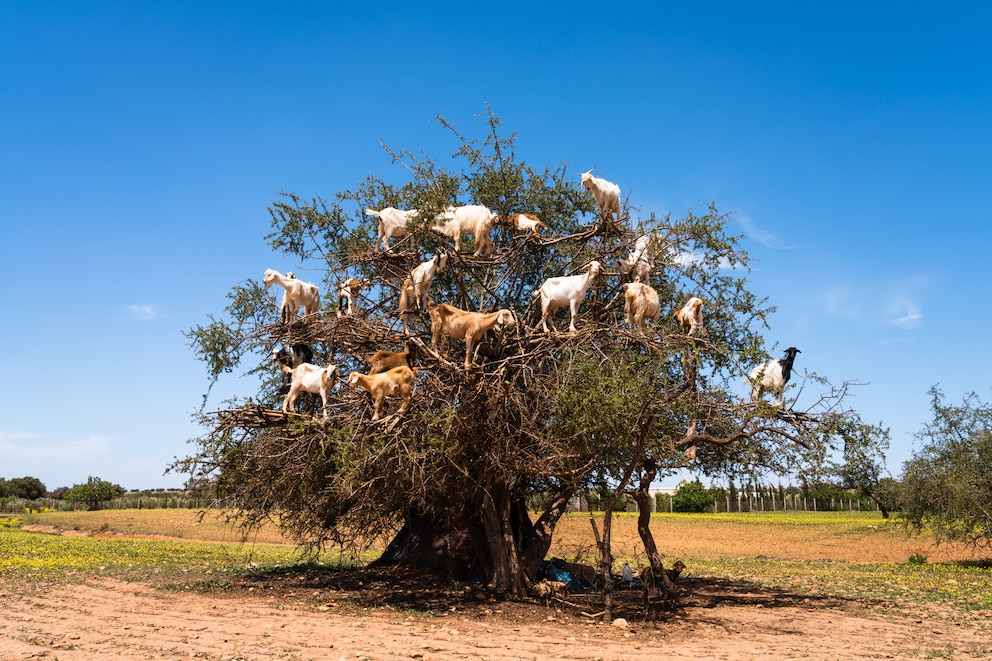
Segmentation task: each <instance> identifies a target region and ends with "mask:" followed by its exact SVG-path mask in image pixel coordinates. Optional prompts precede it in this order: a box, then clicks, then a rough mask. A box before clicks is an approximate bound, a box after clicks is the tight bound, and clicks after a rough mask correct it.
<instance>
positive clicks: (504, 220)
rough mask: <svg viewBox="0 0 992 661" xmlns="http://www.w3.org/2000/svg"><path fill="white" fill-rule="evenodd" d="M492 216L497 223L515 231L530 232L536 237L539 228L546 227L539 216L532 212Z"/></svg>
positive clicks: (539, 233)
mask: <svg viewBox="0 0 992 661" xmlns="http://www.w3.org/2000/svg"><path fill="white" fill-rule="evenodd" d="M494 218H495V220H496V222H497V223H498V224H500V225H503V226H504V227H508V228H510V229H511V230H513V231H515V232H532V233H534V234H535V235H537V236H538V237H540V236H541V230H542V229H544V228H546V227H547V225H545V224H544V223H542V222H541V219H540V218H538V217H537V216H535V215H534V214H532V213H514V214H510V215H509V216H505V215H502V214H499V215H496V216H494Z"/></svg>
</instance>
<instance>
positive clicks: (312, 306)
mask: <svg viewBox="0 0 992 661" xmlns="http://www.w3.org/2000/svg"><path fill="white" fill-rule="evenodd" d="M262 282H263V283H264V284H265V286H266V287H271V286H272V285H273V283H275V284H277V285H279V286H281V287H282V288H283V289H285V290H286V292H285V294H284V295H283V297H282V305H280V306H279V318H280V319H281V320H282V322H283V323H285V324H290V323H292V322H294V321H296V317H297V315H298V314H299V310H300V306H303V314H304V315H308V314H313V313H314V312H316V311H317V308H318V307H319V306H320V290H319V289H317V286H316V285H312V284H310V283H309V282H303V281H302V280H297V279H296V276H294V275H292V274H291V273H290V274H287V275H283V274H282V273H280V272H279V271H276V270H274V269H265V274H264V275H263V276H262Z"/></svg>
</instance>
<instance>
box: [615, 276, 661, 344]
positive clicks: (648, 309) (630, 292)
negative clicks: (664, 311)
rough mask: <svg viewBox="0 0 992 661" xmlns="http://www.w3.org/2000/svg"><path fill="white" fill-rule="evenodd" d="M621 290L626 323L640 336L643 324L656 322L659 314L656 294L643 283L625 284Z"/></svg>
mask: <svg viewBox="0 0 992 661" xmlns="http://www.w3.org/2000/svg"><path fill="white" fill-rule="evenodd" d="M623 289H624V294H623V309H624V310H625V311H626V313H627V323H628V324H629V325H630V327H631V328H634V329H636V330H637V332H638V333H639V334H640V335H644V322H645V321H646V320H647V319H651V320H652V321H654V320H656V319H657V318H658V313H660V312H661V301H660V299H659V298H658V292H657V291H655V290H654V288H653V287H651V286H650V285H646V284H644V283H643V282H628V283H625V284H624V286H623Z"/></svg>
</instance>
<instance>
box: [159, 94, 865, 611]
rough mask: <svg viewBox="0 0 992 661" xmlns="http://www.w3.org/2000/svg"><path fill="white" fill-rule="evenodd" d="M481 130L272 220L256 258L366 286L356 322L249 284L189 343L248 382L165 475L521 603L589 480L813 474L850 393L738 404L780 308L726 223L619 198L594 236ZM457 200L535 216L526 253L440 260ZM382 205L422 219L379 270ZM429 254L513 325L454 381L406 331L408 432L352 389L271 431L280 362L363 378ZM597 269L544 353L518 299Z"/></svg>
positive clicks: (530, 312)
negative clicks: (482, 584) (650, 317)
mask: <svg viewBox="0 0 992 661" xmlns="http://www.w3.org/2000/svg"><path fill="white" fill-rule="evenodd" d="M483 117H484V121H485V130H484V135H483V136H482V137H481V138H468V137H466V136H464V135H463V134H462V133H461V130H460V129H459V127H458V126H456V125H454V124H452V123H451V122H449V121H447V120H446V119H445V118H444V117H443V116H439V117H438V118H437V119H438V122H439V124H440V125H441V126H442V127H444V128H445V129H447V130H448V131H449V132H450V134H451V136H452V137H453V139H454V144H455V145H456V150H455V153H454V154H453V157H454V162H455V163H457V164H460V165H461V168H460V169H447V168H445V167H443V166H442V165H441V163H440V161H437V160H434V159H433V158H431V157H429V156H427V155H425V154H423V153H414V152H411V151H397V150H394V149H391V148H389V147H387V150H388V153H389V154H390V155H391V157H392V159H393V162H394V163H397V164H400V165H401V166H402V167H403V168H404V170H405V174H406V175H408V177H409V180H408V182H407V183H405V184H403V185H394V184H390V183H387V182H386V180H384V179H382V178H379V177H375V176H369V177H367V178H366V179H365V180H364V181H363V182H361V183H360V184H358V185H357V187H355V188H354V189H353V190H345V191H342V192H338V193H335V194H334V195H333V196H332V197H331V198H329V199H325V198H323V197H313V198H312V199H304V198H301V197H299V196H298V195H296V194H293V193H284V194H281V195H280V196H279V198H278V199H277V200H276V201H275V202H274V203H273V204H272V206H271V207H270V209H269V211H270V214H271V219H272V228H273V230H272V232H271V234H269V235H268V237H267V240H268V242H269V245H270V246H271V247H272V249H273V250H274V251H277V252H281V253H284V254H286V255H290V256H293V257H294V258H296V259H298V260H299V263H300V264H301V269H300V270H298V271H297V273H296V276H297V277H298V278H300V279H307V278H306V277H305V273H307V272H308V271H304V270H302V269H314V271H315V272H316V274H317V275H318V276H319V277H320V278H321V281H322V285H323V286H322V291H323V292H336V291H337V283H338V282H339V281H341V280H343V279H344V278H346V277H354V278H359V279H362V280H364V281H365V282H366V283H367V285H368V286H367V288H366V289H364V290H363V291H362V300H361V306H360V307H361V310H360V311H359V313H357V314H355V315H343V316H339V315H338V314H336V312H335V302H336V301H334V300H328V299H333V296H328V295H326V294H325V295H324V297H323V305H322V309H321V313H320V314H318V315H311V316H310V317H307V318H305V319H302V320H299V321H297V322H295V323H292V324H283V323H281V322H280V321H279V317H278V310H277V306H276V304H275V301H274V300H273V298H272V297H271V293H270V292H268V291H267V290H266V289H265V288H264V287H263V286H262V285H261V284H260V283H259V281H258V280H257V279H256V278H260V276H261V272H262V271H263V270H264V268H265V266H266V265H261V264H260V265H258V267H257V275H256V276H255V277H253V278H251V279H248V280H245V281H244V282H242V283H240V284H238V285H236V286H235V287H234V289H233V290H232V291H231V292H230V293H229V294H228V299H229V303H228V305H227V307H226V309H225V314H224V316H223V317H221V318H217V317H211V318H210V320H209V323H207V324H205V325H200V326H196V327H194V328H192V329H190V331H189V332H188V338H189V340H190V344H191V346H192V348H193V350H194V351H195V352H196V354H197V356H198V357H199V358H201V359H202V360H203V361H204V362H205V364H206V366H207V370H208V374H209V376H210V378H211V379H217V378H218V377H219V376H220V375H221V374H224V373H227V372H232V371H234V370H235V369H238V370H241V371H242V372H243V373H244V374H247V375H256V376H258V377H260V379H261V382H260V383H261V385H260V387H259V388H258V389H257V391H255V392H252V393H249V394H247V395H246V396H245V397H243V398H239V399H238V400H237V401H234V402H229V403H227V405H226V408H224V409H222V410H219V411H213V412H206V413H203V414H202V420H203V424H204V426H205V428H206V429H207V431H206V433H205V434H204V435H202V436H201V437H199V438H197V439H194V443H195V444H196V451H195V453H193V454H192V455H191V456H190V457H187V458H185V459H182V460H180V461H177V462H176V464H174V466H173V467H172V469H173V470H176V471H181V472H185V473H188V474H190V476H191V483H192V484H194V485H195V484H210V485H211V486H214V487H216V489H217V493H218V494H219V495H220V496H222V497H225V498H228V499H230V500H233V501H234V502H235V503H237V505H238V506H240V507H241V508H242V510H241V511H242V515H243V517H244V520H243V522H244V523H245V525H248V526H251V525H254V524H257V523H259V522H260V521H262V520H264V519H266V518H274V519H276V520H278V521H279V522H280V523H281V524H282V525H284V526H285V527H287V528H288V529H289V530H290V531H292V532H293V533H294V534H295V535H296V536H297V538H298V539H299V540H300V542H301V543H302V544H305V545H309V546H311V547H313V548H318V547H320V546H322V545H324V544H326V543H329V542H335V543H342V544H348V543H363V542H366V543H367V542H368V541H369V539H370V538H371V537H374V536H376V535H375V534H378V533H384V532H385V533H386V535H387V538H389V539H391V543H390V544H389V546H388V548H387V550H386V553H385V554H384V555H383V559H382V561H383V562H410V563H415V564H419V565H426V566H431V567H434V568H436V569H440V570H443V571H447V572H449V573H450V574H451V575H452V576H457V575H476V576H481V577H482V578H483V579H485V580H486V581H488V582H489V583H490V584H492V585H493V586H494V587H495V588H496V589H499V590H504V591H507V592H510V593H521V592H522V591H524V590H525V589H526V587H527V586H528V585H529V583H530V582H531V581H532V580H533V578H534V576H535V572H536V570H537V566H538V564H539V562H540V561H541V560H542V559H543V558H544V555H545V553H546V552H547V549H548V548H549V546H550V542H551V536H552V535H553V532H554V527H555V524H556V522H557V521H558V519H559V517H560V516H561V515H562V514H563V513H564V512H565V511H566V508H567V504H568V502H569V499H570V498H571V497H572V496H573V495H574V494H576V493H577V492H578V491H580V490H582V489H586V488H589V487H591V486H593V485H598V484H604V483H605V484H609V485H612V487H613V488H619V489H627V490H630V491H634V490H635V489H636V488H638V487H637V486H636V485H639V484H640V485H642V486H643V485H646V484H649V483H650V481H651V480H652V479H654V478H655V477H656V476H663V475H667V474H671V473H672V472H673V471H676V470H678V469H682V468H690V469H691V470H692V471H694V472H696V473H698V474H705V475H727V474H738V473H742V472H743V473H748V474H755V473H758V472H761V473H764V472H768V471H772V472H779V473H786V472H797V471H802V470H812V468H811V467H813V466H822V464H823V462H824V461H825V457H826V456H827V455H828V454H829V452H830V449H831V448H834V447H836V446H837V445H838V444H839V443H841V442H842V441H843V440H844V439H843V438H842V436H841V435H840V434H839V432H840V431H841V429H842V427H844V426H845V425H851V424H854V423H856V422H857V416H856V414H854V413H853V412H852V411H850V410H849V409H847V408H845V405H844V403H843V398H844V395H845V393H846V391H847V389H848V385H849V384H846V383H845V384H842V385H840V386H831V385H830V384H829V383H827V382H826V380H825V379H823V378H821V377H818V376H817V375H816V374H814V373H810V372H806V373H805V374H803V375H801V376H800V375H799V374H798V373H794V374H793V379H792V381H793V384H796V385H795V386H792V387H790V389H789V390H787V402H793V404H791V405H788V404H787V405H786V406H782V407H778V406H772V405H770V404H769V403H767V402H764V401H759V402H757V403H752V402H750V401H743V400H742V396H741V395H740V394H739V391H741V390H743V389H744V388H743V385H742V382H746V381H745V378H744V377H745V375H746V374H747V371H748V370H749V369H750V368H751V367H753V366H754V365H755V364H758V363H759V362H761V361H763V360H766V359H767V358H768V357H769V353H768V349H767V347H766V342H765V338H764V335H763V333H764V332H766V331H767V325H766V319H767V317H768V315H769V314H770V312H771V311H772V310H773V308H772V307H771V306H770V305H769V304H768V302H767V301H766V300H764V299H762V298H760V297H759V296H757V295H756V294H755V293H753V292H751V291H750V290H749V288H748V282H747V273H748V266H749V263H750V257H749V255H748V254H747V252H746V251H745V250H744V249H743V247H742V246H741V238H742V237H740V236H737V235H735V234H733V232H732V231H731V229H732V225H731V217H730V216H729V215H728V214H726V213H723V212H721V211H719V210H718V209H717V206H716V205H715V204H709V205H707V206H706V207H705V209H703V210H701V212H697V211H694V210H691V209H690V210H687V211H686V212H684V213H683V214H674V213H669V212H665V213H662V214H659V213H657V212H654V211H649V212H646V213H645V212H643V211H642V210H641V209H638V208H636V207H631V206H630V205H629V200H627V201H625V204H624V208H623V213H622V214H621V215H622V219H621V220H620V221H619V222H614V221H607V220H604V219H601V218H599V216H598V215H597V213H596V212H595V203H594V201H593V199H592V197H591V196H590V195H589V194H588V193H586V191H584V190H583V189H582V188H580V187H579V185H578V183H579V181H578V177H577V176H576V172H573V171H571V169H570V168H569V167H568V166H567V165H566V164H562V165H560V166H557V167H551V166H546V167H544V168H543V169H536V168H534V167H532V166H530V165H528V164H526V163H525V162H524V161H522V160H518V158H517V155H516V150H517V145H516V135H515V134H511V135H510V136H508V137H506V136H505V135H504V132H503V128H502V126H501V123H500V120H499V119H498V117H497V116H496V115H495V114H493V113H492V112H491V111H489V112H487V113H486V114H485V115H483ZM620 183H621V184H622V182H620ZM467 203H474V204H482V205H485V206H487V207H489V208H490V209H492V210H493V211H494V212H495V213H497V214H513V213H534V214H536V215H538V216H539V217H540V219H541V220H542V221H543V222H544V223H545V224H546V225H547V226H548V229H547V230H546V231H545V232H544V233H543V234H542V235H541V236H536V235H534V234H529V233H514V232H512V231H510V230H509V229H508V228H506V227H503V226H497V227H495V228H494V230H493V240H494V243H495V250H494V252H493V254H492V255H491V257H486V258H482V257H472V256H471V250H472V247H471V239H469V241H468V246H466V243H465V240H464V239H463V242H462V243H463V248H462V251H463V252H462V253H460V254H454V253H452V252H451V249H450V239H447V238H446V237H443V236H441V235H439V234H438V233H436V232H433V231H431V230H430V225H431V224H432V223H433V222H434V219H435V218H436V216H437V214H438V213H439V212H441V211H442V210H443V209H444V208H445V207H447V206H448V205H452V204H467ZM389 206H392V207H396V208H399V209H415V210H417V211H418V214H417V216H416V218H415V219H414V220H412V221H411V222H410V223H409V224H408V227H407V232H406V234H405V235H404V236H402V237H398V238H394V239H392V240H391V241H392V250H391V251H390V252H383V251H376V250H374V249H373V246H374V244H375V243H376V238H377V229H376V223H375V222H374V219H370V218H369V217H368V216H366V215H365V213H364V211H365V209H366V208H371V209H375V210H380V209H382V208H384V207H389ZM642 236H649V237H650V238H651V245H652V246H653V250H654V268H653V269H652V272H651V274H650V277H649V280H650V284H651V286H653V287H654V288H655V289H656V290H657V291H658V293H659V297H660V301H661V314H660V315H659V316H658V318H657V319H655V320H654V321H653V323H652V324H651V325H650V326H649V329H650V333H649V334H648V335H647V336H641V335H640V334H638V333H637V332H636V330H635V329H632V328H629V327H627V326H626V324H625V319H626V317H625V313H624V289H623V284H624V282H625V281H626V280H627V277H626V276H624V275H622V274H621V273H620V272H619V271H618V269H617V262H618V260H619V259H620V258H621V257H625V256H627V255H628V254H629V252H630V251H631V249H632V247H633V246H634V244H635V242H636V240H637V239H638V238H639V237H642ZM442 251H443V252H448V253H451V254H450V255H449V258H448V260H447V266H446V268H445V269H444V270H441V271H438V273H437V274H436V276H435V279H434V282H433V285H432V286H431V289H430V298H431V300H432V301H433V302H434V303H441V302H445V303H450V304H452V305H455V306H456V307H458V308H460V309H462V310H474V311H492V310H497V309H500V308H507V309H510V310H512V311H513V313H514V315H515V317H516V319H517V320H518V322H519V323H517V324H516V325H514V326H512V327H509V328H506V329H504V330H502V331H497V330H493V331H490V332H489V333H488V334H487V336H486V338H485V340H484V342H482V343H481V346H479V347H478V351H477V352H476V354H475V356H474V365H473V367H472V368H470V369H464V368H463V367H462V365H461V362H462V357H463V356H464V348H463V345H462V343H461V342H457V341H454V340H450V339H448V340H447V341H446V346H445V345H443V344H442V346H439V347H438V351H437V353H435V352H434V351H433V350H431V349H430V347H429V344H428V343H427V342H425V340H429V338H430V337H431V332H430V331H431V326H430V318H429V316H428V314H427V312H426V311H419V312H418V313H417V314H415V315H414V317H413V319H412V322H411V332H412V334H413V336H414V338H415V339H419V340H420V341H421V344H422V346H423V349H424V350H423V351H422V352H421V357H420V361H421V362H420V365H419V370H418V373H417V377H416V392H415V395H414V397H413V403H412V405H411V406H410V409H409V410H408V411H406V412H405V413H404V414H402V415H392V414H391V415H388V416H387V417H385V418H384V419H382V420H380V421H377V422H374V423H373V422H372V421H371V406H370V403H369V398H368V396H367V394H365V393H363V392H362V391H359V390H355V389H352V388H349V387H347V384H345V383H341V384H339V385H338V387H337V388H336V389H335V390H334V392H333V394H332V397H331V400H332V401H331V405H330V406H329V412H328V417H327V418H326V419H322V418H320V417H311V416H309V415H295V414H292V415H288V416H283V415H280V414H274V413H273V411H272V409H274V408H278V407H279V406H280V404H281V399H282V393H281V392H280V386H281V385H282V376H281V375H280V374H279V372H278V370H277V367H276V365H275V364H274V363H273V362H272V360H271V352H272V350H273V348H275V347H276V346H278V344H279V343H280V342H281V343H284V344H289V343H294V342H305V343H308V344H309V345H310V346H312V347H313V349H314V353H315V356H316V357H315V358H314V361H313V362H314V363H318V364H320V365H323V364H327V363H332V364H334V365H337V366H338V368H339V373H340V374H341V375H342V376H343V375H347V374H348V372H349V371H351V370H357V371H362V372H364V371H366V367H367V361H366V357H367V356H369V355H370V354H372V353H374V352H375V351H377V350H380V349H394V350H398V349H401V348H402V346H403V343H404V341H406V340H407V339H408V338H407V337H405V336H404V334H403V333H402V329H401V327H400V324H399V320H398V315H397V313H398V301H399V297H400V290H401V287H402V283H403V281H404V279H405V277H406V276H407V275H408V274H409V273H410V272H411V270H412V269H413V268H414V267H415V266H417V264H419V263H420V262H422V261H424V260H426V259H427V258H428V257H430V256H432V255H435V254H437V253H439V252H442ZM592 260H596V261H599V262H600V263H601V264H602V265H603V266H604V269H603V272H602V273H601V274H600V275H599V276H598V277H596V278H595V280H594V282H593V284H592V286H591V287H590V289H589V292H588V293H587V295H586V298H585V302H584V303H583V305H582V314H581V319H580V320H579V322H578V324H577V326H578V330H577V332H574V333H569V332H564V331H563V330H562V328H563V323H564V321H563V317H562V316H561V315H559V317H558V320H557V325H558V330H557V332H552V333H544V332H543V331H542V330H541V327H540V323H539V320H540V313H541V311H540V303H539V301H537V300H535V299H534V298H533V297H532V292H534V291H535V290H536V289H537V288H538V287H540V286H541V284H542V283H543V282H544V281H545V280H546V279H547V278H550V277H556V276H562V275H568V274H573V273H577V272H581V271H582V270H584V268H585V266H586V265H587V264H589V263H590V262H591V261H592ZM691 296H698V297H700V298H701V299H702V300H703V302H704V317H705V321H704V329H705V330H704V333H700V334H697V335H694V336H687V335H686V334H684V333H683V332H682V330H681V329H680V328H679V326H678V324H677V323H676V322H675V320H674V319H673V314H674V312H675V311H677V310H678V309H679V308H681V307H682V305H683V303H685V301H686V300H687V299H688V298H689V297H691ZM800 400H801V401H802V405H801V406H800V405H799V404H798V402H799V401H800ZM387 401H388V400H387ZM395 407H396V404H395V403H393V404H392V407H390V406H388V405H387V407H386V412H387V413H392V411H395ZM852 439H853V440H852ZM848 440H849V442H856V441H857V439H855V438H854V437H851V438H850V439H848ZM535 509H536V512H534V510H535ZM532 512H534V513H533V514H532ZM374 533H375V534H374ZM646 546H647V545H646ZM652 548H653V545H652Z"/></svg>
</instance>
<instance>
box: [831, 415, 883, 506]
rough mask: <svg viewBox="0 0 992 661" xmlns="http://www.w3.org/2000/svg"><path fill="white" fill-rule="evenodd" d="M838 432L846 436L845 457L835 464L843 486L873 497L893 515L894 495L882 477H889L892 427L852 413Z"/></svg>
mask: <svg viewBox="0 0 992 661" xmlns="http://www.w3.org/2000/svg"><path fill="white" fill-rule="evenodd" d="M838 434H840V436H841V438H843V439H844V452H843V454H842V455H841V457H842V461H841V462H840V463H836V464H834V475H836V477H837V479H838V480H839V481H840V484H841V486H843V487H845V488H847V489H854V490H855V491H857V493H858V494H859V495H861V496H864V497H866V498H869V499H871V500H872V501H874V502H875V504H877V505H878V509H879V511H881V513H882V517H883V518H886V519H887V518H889V510H890V509H891V508H892V499H891V498H889V497H887V496H888V495H890V494H885V493H883V492H884V489H882V481H883V480H885V479H886V475H885V473H886V469H885V452H886V450H888V449H889V430H888V429H886V428H883V427H881V426H876V425H868V424H864V423H862V422H861V421H860V420H858V419H857V418H854V417H852V418H850V419H848V420H847V421H845V422H844V423H843V424H842V425H840V426H839V428H838ZM889 479H891V478H889Z"/></svg>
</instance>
